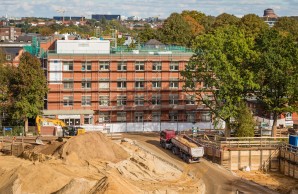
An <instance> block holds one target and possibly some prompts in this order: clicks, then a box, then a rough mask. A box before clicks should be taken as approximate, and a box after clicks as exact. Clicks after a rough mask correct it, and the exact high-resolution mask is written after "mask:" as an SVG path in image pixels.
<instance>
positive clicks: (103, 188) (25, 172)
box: [0, 133, 204, 194]
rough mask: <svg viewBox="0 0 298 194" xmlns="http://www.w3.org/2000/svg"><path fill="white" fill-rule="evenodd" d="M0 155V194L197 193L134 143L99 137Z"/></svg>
mask: <svg viewBox="0 0 298 194" xmlns="http://www.w3.org/2000/svg"><path fill="white" fill-rule="evenodd" d="M22 157H23V158H16V157H13V156H4V155H0V193H1V194H2V193H3V194H6V193H7V194H10V193H13V194H27V193H28V194H29V193H30V194H31V193H37V194H39V193H55V194H62V193H63V194H82V193H98V194H101V193H108V194H122V193H123V194H130V193H131V194H134V193H136V194H139V193H146V194H147V193H148V194H150V193H152V194H153V193H154V194H158V193H203V191H204V185H203V183H202V181H200V180H199V179H196V178H194V177H192V176H190V175H189V174H188V173H186V172H181V170H179V169H177V168H176V167H174V166H172V165H170V164H169V163H167V162H165V161H162V160H160V159H159V158H157V157H155V156H154V155H152V154H151V153H149V152H148V151H146V150H143V149H141V148H140V147H138V146H137V145H136V144H135V142H133V141H130V140H127V141H122V142H120V141H119V142H117V143H114V142H113V141H111V140H110V139H108V138H107V137H106V136H105V135H103V134H101V133H89V134H84V135H82V136H77V137H73V138H71V139H69V140H68V141H67V142H66V143H64V142H52V143H51V144H47V145H44V146H42V145H40V146H36V147H32V146H27V150H26V151H25V153H24V154H23V156H22Z"/></svg>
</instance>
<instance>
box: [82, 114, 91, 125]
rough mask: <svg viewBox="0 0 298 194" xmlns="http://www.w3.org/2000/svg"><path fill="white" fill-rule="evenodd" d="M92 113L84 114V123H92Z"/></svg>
mask: <svg viewBox="0 0 298 194" xmlns="http://www.w3.org/2000/svg"><path fill="white" fill-rule="evenodd" d="M92 120H93V117H92V115H84V124H92Z"/></svg>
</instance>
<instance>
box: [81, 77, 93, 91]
mask: <svg viewBox="0 0 298 194" xmlns="http://www.w3.org/2000/svg"><path fill="white" fill-rule="evenodd" d="M82 88H83V89H91V80H89V79H83V80H82Z"/></svg>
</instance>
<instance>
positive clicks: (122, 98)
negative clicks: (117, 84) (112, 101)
mask: <svg viewBox="0 0 298 194" xmlns="http://www.w3.org/2000/svg"><path fill="white" fill-rule="evenodd" d="M124 105H126V96H117V106H124Z"/></svg>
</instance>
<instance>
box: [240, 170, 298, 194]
mask: <svg viewBox="0 0 298 194" xmlns="http://www.w3.org/2000/svg"><path fill="white" fill-rule="evenodd" d="M235 173H236V174H237V175H238V176H239V177H241V178H244V179H247V180H250V181H253V182H255V183H258V184H260V185H264V186H266V187H268V188H270V189H273V190H275V191H278V192H279V193H291V194H298V180H297V179H294V178H291V177H287V176H284V175H282V174H279V173H275V172H269V173H266V174H264V173H262V172H260V171H250V172H244V171H235ZM291 191H292V192H291Z"/></svg>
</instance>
